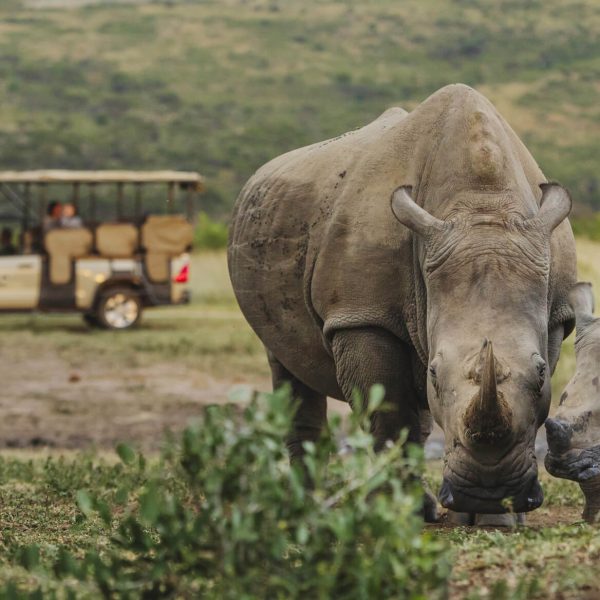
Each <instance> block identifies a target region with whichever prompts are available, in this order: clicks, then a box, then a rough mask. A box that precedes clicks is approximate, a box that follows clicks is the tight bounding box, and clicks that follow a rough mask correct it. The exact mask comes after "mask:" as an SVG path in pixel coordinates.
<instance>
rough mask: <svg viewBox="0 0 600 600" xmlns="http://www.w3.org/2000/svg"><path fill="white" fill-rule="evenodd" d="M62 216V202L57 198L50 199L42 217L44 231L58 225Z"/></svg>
mask: <svg viewBox="0 0 600 600" xmlns="http://www.w3.org/2000/svg"><path fill="white" fill-rule="evenodd" d="M61 218H62V204H61V203H60V202H58V200H52V201H51V202H50V203H49V204H48V207H47V208H46V216H45V217H44V231H50V230H51V229H56V228H57V227H60V220H61Z"/></svg>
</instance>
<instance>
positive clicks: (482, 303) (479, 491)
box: [392, 184, 571, 513]
mask: <svg viewBox="0 0 600 600" xmlns="http://www.w3.org/2000/svg"><path fill="white" fill-rule="evenodd" d="M542 190H543V194H542V203H541V206H540V208H539V209H537V205H536V204H535V202H534V201H533V196H531V198H529V199H527V201H528V202H529V203H527V202H523V201H521V202H519V200H518V199H517V200H516V199H515V195H516V194H517V193H518V192H510V191H504V192H501V193H498V194H496V196H494V195H493V194H489V193H486V194H484V195H487V196H489V197H486V198H485V199H484V200H483V201H482V199H481V196H482V193H481V192H479V193H473V194H469V193H465V192H462V193H461V197H460V198H455V199H454V201H453V202H452V206H454V207H457V206H458V207H463V208H462V209H460V208H459V209H456V210H452V211H450V212H449V213H448V214H446V216H445V217H444V218H443V219H440V218H437V217H435V216H433V215H432V214H430V213H429V212H427V211H426V210H425V209H424V208H422V207H421V206H419V205H418V204H417V203H415V202H414V201H413V200H412V198H411V190H410V188H407V187H401V188H398V189H397V190H396V191H395V192H394V194H393V195H392V210H393V212H394V214H395V215H396V217H397V219H398V220H399V221H400V222H401V223H403V224H404V225H406V226H407V227H409V228H410V229H411V230H412V231H413V232H414V233H416V237H415V255H416V260H417V261H418V269H416V270H417V271H418V274H417V275H416V276H421V277H422V280H423V284H424V288H425V295H426V314H427V323H426V335H427V348H428V353H429V365H428V378H427V379H428V381H427V396H428V402H429V407H430V410H431V412H432V415H433V417H434V419H435V420H436V422H437V423H438V424H439V425H440V427H441V428H442V429H443V430H444V434H445V440H446V441H445V446H446V447H445V456H444V479H443V484H442V488H441V490H440V494H439V498H440V501H441V503H442V505H443V506H445V507H446V508H449V509H452V510H454V511H458V512H475V513H502V512H506V511H507V510H510V509H512V510H514V511H516V512H526V511H529V510H533V509H535V508H537V507H538V506H540V504H541V503H542V501H543V494H542V490H541V487H540V484H539V482H538V478H537V461H536V457H535V452H534V444H535V436H536V431H537V429H538V428H539V427H540V426H541V424H542V423H543V422H544V420H545V419H546V417H547V415H548V409H549V405H550V375H551V370H552V369H553V368H554V366H555V362H556V360H557V358H558V356H556V357H551V358H550V359H549V357H548V322H549V315H548V288H549V272H550V237H551V234H552V231H553V230H554V229H555V227H557V225H558V224H559V223H561V222H562V221H563V220H564V219H565V218H566V216H567V215H568V213H569V211H570V208H571V200H570V197H569V195H568V193H567V192H566V191H565V190H564V189H563V188H562V187H560V186H558V185H556V184H544V185H543V186H542ZM530 193H531V192H529V194H530ZM523 205H525V206H528V207H529V208H528V209H524V211H523V212H527V211H528V212H530V213H531V214H522V213H521V212H519V211H518V210H513V209H510V208H509V210H506V207H507V206H508V207H514V206H523ZM560 333H561V337H560V340H562V329H561V332H560ZM552 363H554V364H552Z"/></svg>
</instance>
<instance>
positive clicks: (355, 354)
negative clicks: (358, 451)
mask: <svg viewBox="0 0 600 600" xmlns="http://www.w3.org/2000/svg"><path fill="white" fill-rule="evenodd" d="M332 349H333V357H334V360H335V368H336V375H337V380H338V384H339V386H340V388H341V389H342V392H344V396H345V398H346V400H347V401H348V402H349V403H350V404H352V396H353V392H354V390H358V392H359V393H360V395H361V398H362V399H363V401H366V399H367V398H368V396H369V390H370V388H371V387H372V386H373V385H375V384H376V383H380V384H382V385H383V386H384V387H385V400H384V404H385V405H386V406H385V409H384V410H382V411H377V412H375V413H374V414H373V415H372V418H371V433H372V434H373V436H374V438H375V449H376V450H381V449H382V448H383V447H384V446H385V444H386V442H387V441H392V442H394V441H396V440H397V439H398V436H399V434H400V431H401V429H402V428H404V427H408V428H410V430H411V435H410V437H411V441H414V442H418V441H419V438H420V423H419V417H418V404H417V398H416V393H415V391H414V385H413V381H412V367H411V359H410V354H409V351H408V348H407V347H406V345H405V344H403V343H402V342H401V341H400V340H399V339H398V338H397V337H395V336H394V335H392V334H391V333H389V332H388V331H386V330H384V329H379V328H375V327H368V328H364V329H345V330H341V331H338V332H336V333H335V334H334V336H333V343H332ZM352 408H353V410H362V409H363V408H364V407H362V406H361V407H357V406H352Z"/></svg>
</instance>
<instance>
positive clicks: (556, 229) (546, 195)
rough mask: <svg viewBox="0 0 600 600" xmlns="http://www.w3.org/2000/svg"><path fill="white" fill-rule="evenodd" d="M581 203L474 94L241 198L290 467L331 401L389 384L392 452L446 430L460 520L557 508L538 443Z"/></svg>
mask: <svg viewBox="0 0 600 600" xmlns="http://www.w3.org/2000/svg"><path fill="white" fill-rule="evenodd" d="M570 208H571V200H570V196H569V194H568V193H567V191H566V190H565V189H564V188H563V187H561V186H560V185H558V184H555V183H548V181H547V179H546V177H545V176H544V175H543V173H542V171H541V170H540V168H539V167H538V165H537V164H536V162H535V160H534V159H533V158H532V156H531V155H530V153H529V152H528V150H527V149H526V147H525V146H524V145H523V143H522V142H521V141H520V140H519V138H518V137H517V135H516V134H515V133H514V131H513V130H512V129H511V127H510V126H509V125H508V123H507V122H506V121H505V120H504V118H503V117H502V116H501V115H500V114H499V113H498V112H497V110H496V109H495V108H494V106H493V105H492V104H491V103H490V102H489V101H488V100H487V99H486V98H485V97H484V96H483V95H481V94H480V93H478V92H477V91H475V90H473V89H472V88H470V87H468V86H465V85H462V84H455V85H450V86H446V87H444V88H442V89H440V90H439V91H437V92H436V93H434V94H433V95H432V96H430V97H429V98H427V99H426V100H425V101H423V102H422V103H421V104H420V105H418V106H417V107H416V108H415V109H414V110H412V111H411V112H410V113H408V112H406V111H405V110H403V109H402V108H390V109H389V110H387V111H386V112H384V113H383V114H382V115H381V116H380V117H379V118H377V119H376V120H375V121H373V122H372V123H370V124H368V125H366V126H364V127H362V128H360V129H356V130H354V131H351V132H349V133H346V134H344V135H341V136H339V137H337V138H334V139H330V140H327V141H324V142H320V143H316V144H313V145H310V146H307V147H304V148H300V149H297V150H293V151H291V152H288V153H287V154H283V155H282V156H279V157H277V158H275V159H274V160H272V161H270V162H269V163H267V164H266V165H264V166H263V167H262V168H260V169H259V170H258V171H257V172H256V173H255V174H254V175H253V176H252V177H251V179H250V180H249V181H248V182H247V183H246V185H245V186H244V188H243V189H242V191H241V192H240V195H239V197H238V199H237V201H236V204H235V207H234V211H233V217H232V223H231V229H230V238H229V246H228V264H229V272H230V277H231V281H232V284H233V289H234V291H235V295H236V297H237V300H238V303H239V305H240V307H241V310H242V312H243V314H244V315H245V317H246V319H247V321H248V322H249V323H250V325H251V326H252V328H253V329H254V331H255V332H256V334H257V335H258V337H259V338H260V339H261V340H262V342H263V344H264V345H265V347H266V350H267V355H268V359H269V363H270V366H271V371H272V379H273V385H274V387H278V386H280V385H281V384H282V383H284V382H286V381H287V382H289V383H290V384H291V387H292V390H293V394H294V397H295V398H297V399H298V410H297V412H296V414H295V417H294V424H293V430H292V432H291V433H290V435H289V438H288V448H289V451H290V454H291V456H292V458H293V457H294V456H298V455H300V454H301V453H302V448H303V442H305V441H306V440H314V439H315V438H317V437H318V436H319V433H320V431H321V428H322V427H323V425H324V423H325V421H326V410H327V409H326V406H327V405H326V398H327V397H328V396H329V397H332V398H337V399H340V400H345V401H348V402H350V403H351V402H352V398H353V397H358V396H362V397H363V398H365V397H366V396H367V395H368V390H369V389H370V388H371V386H372V385H374V384H376V383H380V384H383V385H384V387H385V401H386V404H387V409H386V410H381V411H376V412H375V414H373V416H372V421H371V429H372V432H373V435H374V438H375V445H376V448H377V449H380V448H383V447H385V446H386V444H387V443H390V442H394V441H395V440H397V439H398V436H399V432H400V431H401V430H402V429H403V428H407V429H408V430H409V436H408V439H409V441H412V442H416V443H423V442H424V440H425V439H426V437H427V436H428V434H429V432H430V430H431V415H433V418H434V419H435V421H436V422H437V423H438V424H439V425H440V427H441V428H442V429H443V430H444V434H445V456H444V472H443V483H442V486H441V489H440V493H439V499H440V500H441V503H442V505H443V506H445V507H447V508H449V509H451V510H453V511H456V512H468V513H481V514H485V513H491V514H499V513H504V512H505V511H506V510H507V506H506V505H507V501H506V499H510V502H512V510H514V511H516V512H526V511H530V510H533V509H535V508H537V507H538V506H540V504H541V503H542V500H543V494H542V490H541V487H540V485H539V482H538V479H537V462H536V458H535V454H534V440H535V435H536V431H537V429H538V428H539V427H540V426H541V424H542V423H543V422H544V420H545V419H546V417H547V415H548V408H549V402H550V374H551V373H552V371H553V370H554V367H555V365H556V363H557V360H558V357H559V353H560V347H561V343H562V340H563V338H564V337H565V336H566V335H567V334H569V333H570V332H571V330H572V329H573V327H574V315H573V311H572V309H571V307H570V306H569V303H568V299H567V295H568V292H569V290H570V288H571V287H572V285H573V284H574V283H575V281H576V279H575V272H576V265H575V246H574V240H573V234H572V231H571V228H570V225H569V222H568V220H567V219H566V217H567V215H568V213H569V211H570ZM354 390H358V391H359V392H360V394H359V395H354V394H353V391H354ZM353 408H356V407H353ZM426 506H427V511H426V515H425V518H426V519H434V518H435V499H431V498H428V499H426Z"/></svg>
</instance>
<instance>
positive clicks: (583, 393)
mask: <svg viewBox="0 0 600 600" xmlns="http://www.w3.org/2000/svg"><path fill="white" fill-rule="evenodd" d="M569 300H570V302H571V305H572V307H573V309H574V311H575V315H576V317H577V336H576V338H575V356H576V361H577V366H576V368H575V374H574V375H573V377H572V379H571V380H570V381H569V383H568V384H567V386H566V387H565V389H564V391H563V393H562V395H561V397H560V405H559V407H558V410H557V411H556V415H554V417H553V418H551V419H547V420H546V437H547V439H548V447H549V452H548V454H547V455H546V460H545V464H546V468H547V469H548V471H549V472H550V473H551V474H552V475H554V476H555V477H562V478H565V479H571V480H573V481H577V482H579V485H580V486H581V489H582V491H583V493H584V496H585V508H584V511H583V518H584V519H586V520H587V521H589V522H590V523H591V522H595V521H597V520H598V517H599V515H600V319H594V317H593V312H594V296H593V293H592V286H591V284H590V283H578V284H577V285H576V286H575V287H574V288H573V291H572V292H571V294H570V295H569Z"/></svg>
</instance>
